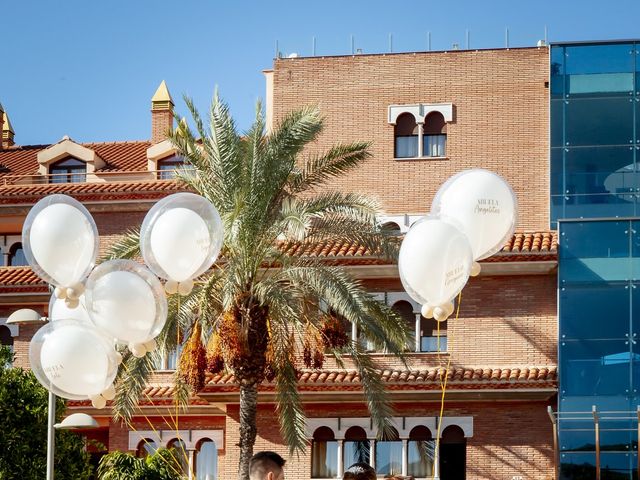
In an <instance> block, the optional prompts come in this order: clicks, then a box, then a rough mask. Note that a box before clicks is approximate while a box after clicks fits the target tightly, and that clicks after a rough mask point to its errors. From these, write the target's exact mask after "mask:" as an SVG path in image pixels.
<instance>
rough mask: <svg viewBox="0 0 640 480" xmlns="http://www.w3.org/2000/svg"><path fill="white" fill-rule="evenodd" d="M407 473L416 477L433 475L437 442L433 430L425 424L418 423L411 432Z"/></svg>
mask: <svg viewBox="0 0 640 480" xmlns="http://www.w3.org/2000/svg"><path fill="white" fill-rule="evenodd" d="M407 449H408V451H407V460H408V465H407V474H408V475H411V476H413V477H415V478H428V477H431V476H432V475H433V458H434V451H435V443H434V441H433V440H432V439H431V431H430V430H429V429H428V428H427V427H425V426H424V425H418V426H417V427H414V428H413V429H412V430H411V432H409V441H408V442H407Z"/></svg>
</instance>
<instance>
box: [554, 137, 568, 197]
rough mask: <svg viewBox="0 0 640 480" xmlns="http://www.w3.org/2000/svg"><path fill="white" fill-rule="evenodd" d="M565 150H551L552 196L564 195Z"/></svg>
mask: <svg viewBox="0 0 640 480" xmlns="http://www.w3.org/2000/svg"><path fill="white" fill-rule="evenodd" d="M564 150H565V149H564V148H552V149H551V179H550V181H551V195H563V194H564V193H565V191H564Z"/></svg>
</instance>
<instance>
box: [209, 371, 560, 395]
mask: <svg viewBox="0 0 640 480" xmlns="http://www.w3.org/2000/svg"><path fill="white" fill-rule="evenodd" d="M445 372H446V370H445V369H444V368H442V367H435V368H427V369H422V370H398V369H385V370H382V371H380V375H381V378H382V381H383V382H384V383H385V384H386V385H388V386H389V388H392V387H393V386H395V387H400V386H420V387H422V388H428V387H429V386H436V387H438V388H439V387H440V382H441V380H442V379H443V378H444V375H445ZM556 381H557V367H556V366H543V367H535V366H523V367H513V368H502V367H484V368H483V367H476V368H465V367H455V368H452V369H450V370H449V373H448V375H447V382H448V384H449V385H450V386H452V387H453V386H456V385H459V384H469V385H485V386H487V385H489V386H490V385H495V384H502V385H508V386H514V387H518V386H531V385H543V386H550V385H555V382H556ZM354 384H355V385H356V386H357V387H358V388H359V387H360V376H359V375H358V373H357V371H354V370H329V371H326V370H325V371H311V370H304V371H301V372H300V373H299V375H298V385H299V388H300V389H301V390H304V389H305V388H306V387H327V388H331V387H341V388H344V387H345V386H353V385H354ZM270 385H271V384H264V385H263V386H264V387H267V388H268V387H269V386H270ZM229 386H232V390H233V389H235V388H236V386H235V384H234V383H233V377H232V376H230V375H229V374H216V375H211V374H209V375H207V386H206V387H205V390H206V391H207V392H216V391H218V390H219V387H224V391H228V390H229Z"/></svg>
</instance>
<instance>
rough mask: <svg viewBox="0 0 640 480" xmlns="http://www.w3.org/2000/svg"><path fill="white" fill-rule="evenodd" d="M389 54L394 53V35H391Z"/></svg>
mask: <svg viewBox="0 0 640 480" xmlns="http://www.w3.org/2000/svg"><path fill="white" fill-rule="evenodd" d="M389 53H393V34H391V33H390V34H389Z"/></svg>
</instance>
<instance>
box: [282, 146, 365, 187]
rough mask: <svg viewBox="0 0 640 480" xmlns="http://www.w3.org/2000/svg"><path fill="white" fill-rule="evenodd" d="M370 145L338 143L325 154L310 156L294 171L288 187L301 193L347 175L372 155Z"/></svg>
mask: <svg viewBox="0 0 640 480" xmlns="http://www.w3.org/2000/svg"><path fill="white" fill-rule="evenodd" d="M369 146H370V143H367V142H357V143H351V144H346V145H336V146H335V147H333V148H331V149H330V150H329V151H328V152H327V153H325V154H324V155H316V156H312V157H310V158H309V159H308V160H307V161H306V162H305V165H304V167H303V168H302V169H301V170H298V169H296V170H295V171H294V172H292V174H291V176H290V178H289V181H288V183H287V188H288V189H289V190H290V191H291V192H292V193H299V192H303V191H305V190H308V189H310V188H313V187H319V186H321V185H324V184H326V183H327V182H328V181H329V180H331V179H333V178H336V177H341V176H343V175H345V174H346V173H348V172H349V171H351V170H353V169H354V168H355V167H357V166H358V165H360V164H361V163H362V162H363V161H364V160H366V159H367V158H369V157H370V156H371V153H370V152H369Z"/></svg>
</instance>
